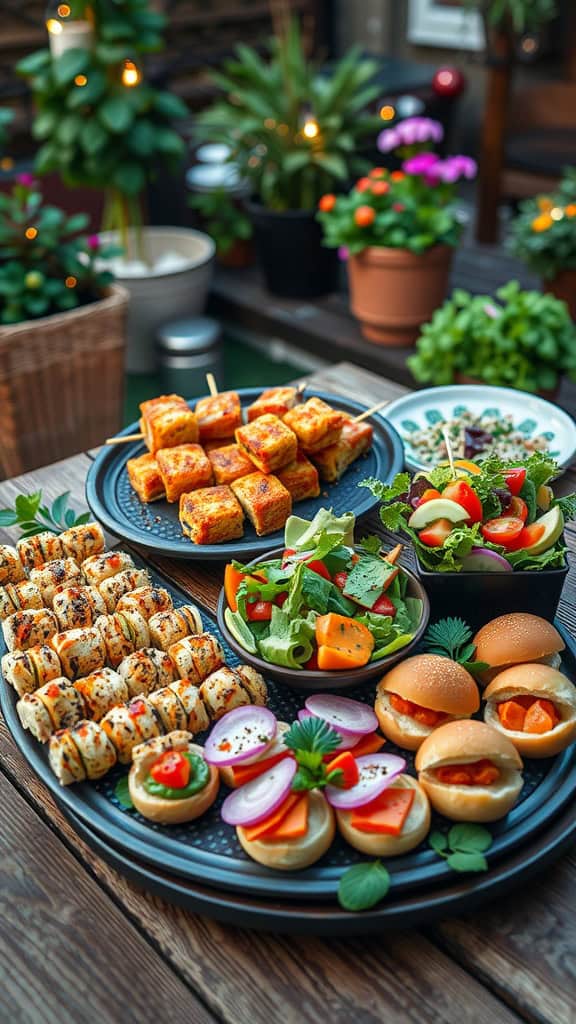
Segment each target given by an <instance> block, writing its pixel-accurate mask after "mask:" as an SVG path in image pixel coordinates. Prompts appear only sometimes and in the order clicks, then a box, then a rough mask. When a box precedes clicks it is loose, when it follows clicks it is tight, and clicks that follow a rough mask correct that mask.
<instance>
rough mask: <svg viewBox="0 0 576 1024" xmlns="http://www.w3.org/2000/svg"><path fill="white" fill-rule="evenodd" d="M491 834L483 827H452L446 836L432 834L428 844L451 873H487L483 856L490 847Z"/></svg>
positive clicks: (466, 825) (463, 825) (469, 825)
mask: <svg viewBox="0 0 576 1024" xmlns="http://www.w3.org/2000/svg"><path fill="white" fill-rule="evenodd" d="M492 842H493V839H492V834H491V833H490V832H489V831H488V829H487V828H484V826H483V825H472V824H468V823H467V822H464V823H462V824H460V825H453V826H452V828H451V829H450V831H449V832H448V835H447V836H446V835H444V833H443V832H432V833H431V835H430V837H429V839H428V843H429V845H430V846H431V847H432V849H433V850H434V851H435V853H437V854H438V856H439V857H442V858H443V860H445V861H446V863H447V865H448V867H450V868H452V870H453V871H461V872H468V871H470V872H476V871H487V870H488V861H487V860H486V857H485V856H484V854H485V853H486V851H487V850H489V849H490V847H491V846H492Z"/></svg>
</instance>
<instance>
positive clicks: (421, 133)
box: [377, 117, 444, 153]
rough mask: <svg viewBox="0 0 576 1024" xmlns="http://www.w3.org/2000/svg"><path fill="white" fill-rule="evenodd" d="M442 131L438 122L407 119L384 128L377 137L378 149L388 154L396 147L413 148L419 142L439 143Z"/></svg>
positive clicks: (426, 119) (442, 135)
mask: <svg viewBox="0 0 576 1024" xmlns="http://www.w3.org/2000/svg"><path fill="white" fill-rule="evenodd" d="M443 138H444V129H443V127H442V125H441V124H440V122H439V121H433V120H432V118H430V117H407V118H406V119H405V120H404V121H399V122H398V124H397V125H395V126H394V127H393V128H385V129H384V131H383V132H380V135H379V136H378V143H377V144H378V149H379V150H380V152H381V153H389V152H390V151H391V150H393V149H396V148H397V147H398V146H413V145H414V144H415V143H420V142H441V141H442V139H443Z"/></svg>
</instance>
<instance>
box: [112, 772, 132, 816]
mask: <svg viewBox="0 0 576 1024" xmlns="http://www.w3.org/2000/svg"><path fill="white" fill-rule="evenodd" d="M114 796H115V797H116V799H117V801H118V803H119V804H120V806H121V807H124V809H125V810H127V811H132V810H134V804H133V803H132V797H131V796H130V790H129V789H128V776H127V775H123V776H122V778H121V779H118V782H117V783H116V785H115V787H114Z"/></svg>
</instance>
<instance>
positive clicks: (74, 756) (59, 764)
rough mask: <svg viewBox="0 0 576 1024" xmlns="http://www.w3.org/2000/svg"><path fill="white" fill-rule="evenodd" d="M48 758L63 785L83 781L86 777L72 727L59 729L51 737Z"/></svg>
mask: <svg viewBox="0 0 576 1024" xmlns="http://www.w3.org/2000/svg"><path fill="white" fill-rule="evenodd" d="M48 760H49V762H50V767H51V769H52V771H53V772H54V775H55V776H56V778H57V779H58V782H59V783H60V785H61V786H70V785H71V783H73V782H83V781H84V779H85V778H86V769H85V768H84V762H83V760H82V758H81V757H80V751H79V750H78V747H77V746H76V744H75V742H74V740H73V738H72V733H71V731H70V729H59V730H58V732H56V733H54V735H53V736H51V737H50V746H49V749H48Z"/></svg>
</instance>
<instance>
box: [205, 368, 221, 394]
mask: <svg viewBox="0 0 576 1024" xmlns="http://www.w3.org/2000/svg"><path fill="white" fill-rule="evenodd" d="M206 383H207V384H208V389H209V391H210V394H211V395H212V398H215V397H216V395H217V394H218V385H217V384H216V381H215V380H214V374H213V373H207V374H206Z"/></svg>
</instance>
